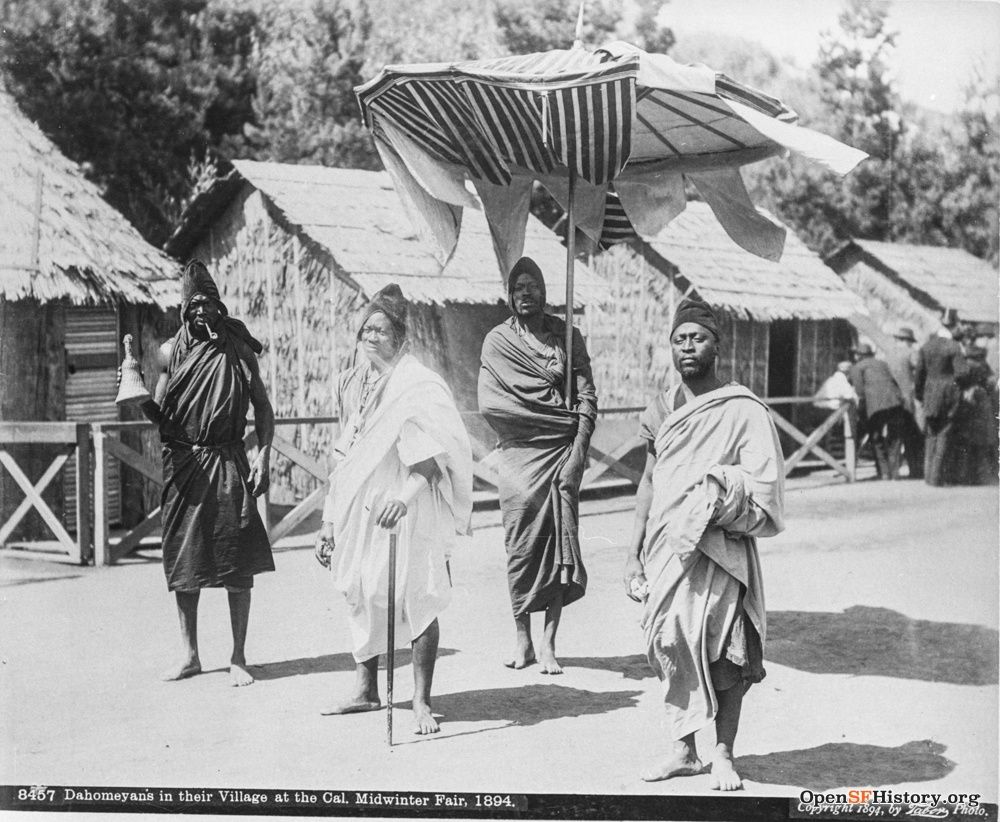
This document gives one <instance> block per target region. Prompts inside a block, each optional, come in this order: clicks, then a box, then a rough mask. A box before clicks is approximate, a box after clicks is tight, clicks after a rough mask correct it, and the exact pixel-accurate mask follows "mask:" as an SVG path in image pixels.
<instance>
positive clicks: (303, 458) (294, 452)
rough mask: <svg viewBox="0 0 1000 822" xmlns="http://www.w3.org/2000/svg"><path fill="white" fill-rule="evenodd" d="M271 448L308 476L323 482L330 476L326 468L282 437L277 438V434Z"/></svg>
mask: <svg viewBox="0 0 1000 822" xmlns="http://www.w3.org/2000/svg"><path fill="white" fill-rule="evenodd" d="M271 448H273V449H274V450H275V451H278V452H279V453H281V454H284V455H285V456H286V457H288V458H289V459H290V460H292V461H293V462H294V463H295V464H296V465H298V466H299V467H301V468H304V469H305V470H306V471H308V472H309V473H310V474H312V475H313V476H314V477H316V479H318V480H320V481H322V482H325V481H326V479H327V478H328V477H329V476H330V472H329V471H328V470H327V468H326V466H325V465H323V464H322V463H321V462H319V461H318V460H316V459H313V458H312V457H310V456H309V455H308V454H307V453H306V452H305V451H303V450H302V449H300V448H296V447H295V446H294V445H292V443H290V442H289V441H288V440H286V439H285V438H284V437H279V436H278V435H277V434H276V435H275V437H274V439H273V440H272V442H271Z"/></svg>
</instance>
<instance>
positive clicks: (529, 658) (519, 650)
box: [504, 626, 538, 671]
mask: <svg viewBox="0 0 1000 822" xmlns="http://www.w3.org/2000/svg"><path fill="white" fill-rule="evenodd" d="M537 661H538V660H537V659H536V658H535V646H534V645H533V644H532V642H531V634H525V632H524V631H523V630H522V629H521V627H520V626H518V631H517V647H516V648H515V649H514V656H513V657H511V658H510V659H508V660H507V661H506V662H504V665H506V666H507V667H508V668H513V669H514V670H516V671H519V670H521V668H527V667H528V666H529V665H534V664H535V663H536V662H537Z"/></svg>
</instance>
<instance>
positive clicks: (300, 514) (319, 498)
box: [271, 483, 329, 542]
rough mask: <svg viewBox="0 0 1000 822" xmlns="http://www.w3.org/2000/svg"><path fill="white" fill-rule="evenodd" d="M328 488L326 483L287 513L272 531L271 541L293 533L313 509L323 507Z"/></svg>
mask: <svg viewBox="0 0 1000 822" xmlns="http://www.w3.org/2000/svg"><path fill="white" fill-rule="evenodd" d="M328 488H329V485H328V484H327V483H324V484H323V485H321V486H320V487H319V488H317V489H316V490H315V491H313V492H312V493H311V494H309V495H308V496H307V497H306V498H305V499H304V500H302V502H300V503H299V504H298V505H296V506H295V507H294V508H293V509H292V510H291V511H289V512H288V513H287V514H285V516H284V517H283V518H282V519H281V522H279V523H277V524H276V525H275V526H274V529H273V530H272V531H271V541H272V542H277V541H278V540H279V539H281V538H282V537H284V536H287V535H288V534H289V533H291V531H292V529H294V528H295V527H296V526H297V525H299V524H300V523H301V522H302V521H303V520H305V519H306V518H307V517H308V516H309V515H310V514H311V513H312V512H313V511H315V510H316V509H317V508H320V507H322V505H323V501H324V500H325V499H326V492H327V490H328Z"/></svg>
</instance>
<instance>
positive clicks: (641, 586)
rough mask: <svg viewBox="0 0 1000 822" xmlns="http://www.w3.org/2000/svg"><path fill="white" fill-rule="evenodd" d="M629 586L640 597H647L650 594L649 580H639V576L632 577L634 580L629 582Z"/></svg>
mask: <svg viewBox="0 0 1000 822" xmlns="http://www.w3.org/2000/svg"><path fill="white" fill-rule="evenodd" d="M628 587H629V590H630V591H632V593H633V594H634V595H635V596H637V597H639V598H640V599H645V598H646V597H648V596H649V580H646V581H645V582H639V577H632V581H631V582H630V583H629V584H628Z"/></svg>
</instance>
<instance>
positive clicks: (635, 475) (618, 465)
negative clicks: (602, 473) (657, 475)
mask: <svg viewBox="0 0 1000 822" xmlns="http://www.w3.org/2000/svg"><path fill="white" fill-rule="evenodd" d="M641 444H642V443H641V440H640V439H639V438H638V437H636V438H635V442H634V443H633V444H632V448H636V447H638V446H639V445H641ZM632 448H629V449H628V450H629V451H631V450H632ZM617 450H618V449H616V451H615V453H617ZM625 453H628V451H626V452H625ZM590 454H591V456H592V457H594V458H595V459H597V460H600V461H601V462H606V463H608V467H609V468H612V469H614V470H615V471H617V472H618V473H619V474H621V475H622V476H623V477H625V479H627V480H630V481H631V482H633V483H635V484H636V485H638V484H639V481H640V480H641V479H642V472H641V471H636V470H634V469H633V468H631V467H629V466H628V465H625V463H623V462H621V461H620V460H619V459H617V458H615V457H613V456H611V455H610V454H606V453H604V452H603V451H601V449H600V448H595V447H594V446H590ZM581 487H582V484H581Z"/></svg>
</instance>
